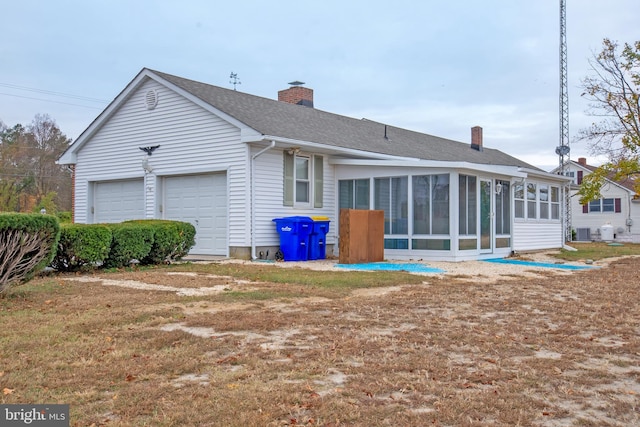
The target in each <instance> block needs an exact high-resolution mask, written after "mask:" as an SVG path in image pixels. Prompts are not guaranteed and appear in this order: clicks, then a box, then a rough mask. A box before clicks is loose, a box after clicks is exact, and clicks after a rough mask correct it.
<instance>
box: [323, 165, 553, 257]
mask: <svg viewBox="0 0 640 427" xmlns="http://www.w3.org/2000/svg"><path fill="white" fill-rule="evenodd" d="M337 163H338V164H340V166H337V167H336V174H337V186H338V188H337V194H338V210H340V209H376V210H382V211H384V218H385V222H384V233H385V235H384V248H385V258H387V259H428V260H449V261H462V260H469V259H483V258H485V259H486V258H498V257H504V256H507V255H509V254H510V253H511V252H512V251H514V250H516V249H518V250H524V249H526V247H527V246H535V244H529V243H527V238H524V239H523V238H522V237H518V235H517V233H518V231H517V230H518V229H519V228H520V229H524V230H526V229H527V226H529V225H532V224H534V223H535V227H536V229H538V230H539V232H540V235H542V236H544V235H546V234H548V233H551V235H552V236H553V237H552V242H551V247H554V246H555V247H561V246H562V237H561V236H562V227H561V221H560V195H561V190H562V183H561V181H558V180H556V179H555V177H554V176H551V175H550V176H539V177H535V176H531V175H529V174H528V173H527V172H525V171H523V170H522V169H521V168H514V167H504V166H492V165H473V166H478V167H470V165H468V164H467V165H464V166H466V167H457V168H446V169H445V168H442V167H439V168H438V167H428V168H423V167H415V166H409V165H407V167H378V166H376V165H369V166H367V167H365V166H364V165H358V164H357V163H358V162H357V161H345V162H337ZM346 163H348V164H349V167H348V168H347V167H344V166H346ZM543 175H549V174H546V173H545V174H543ZM554 181H555V182H554ZM523 215H524V216H523ZM545 244H547V243H545Z"/></svg>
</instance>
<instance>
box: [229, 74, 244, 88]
mask: <svg viewBox="0 0 640 427" xmlns="http://www.w3.org/2000/svg"><path fill="white" fill-rule="evenodd" d="M229 78H230V79H231V80H229V83H231V84H232V85H233V90H236V85H241V84H242V82H241V81H240V78H239V77H238V73H234V72H233V71H232V72H231V74H230V75H229Z"/></svg>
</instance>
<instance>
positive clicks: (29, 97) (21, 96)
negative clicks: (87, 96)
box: [0, 92, 107, 110]
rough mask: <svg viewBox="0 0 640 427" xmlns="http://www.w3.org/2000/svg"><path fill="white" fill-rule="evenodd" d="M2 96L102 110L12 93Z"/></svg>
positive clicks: (96, 108)
mask: <svg viewBox="0 0 640 427" xmlns="http://www.w3.org/2000/svg"><path fill="white" fill-rule="evenodd" d="M0 95H5V96H13V97H15V98H24V99H33V100H36V101H44V102H53V103H54V104H64V105H73V106H75V107H83V108H91V109H93V110H102V107H94V106H91V105H81V104H73V103H71V102H63V101H54V100H53V99H44V98H35V97H33V96H24V95H15V94H12V93H5V92H0ZM103 102H107V101H103Z"/></svg>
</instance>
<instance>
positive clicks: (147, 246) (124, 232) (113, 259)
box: [104, 222, 153, 268]
mask: <svg viewBox="0 0 640 427" xmlns="http://www.w3.org/2000/svg"><path fill="white" fill-rule="evenodd" d="M107 225H108V226H109V228H111V233H112V235H113V238H112V240H111V249H110V251H109V256H108V257H107V259H106V260H105V262H104V266H105V267H107V268H119V267H125V266H127V265H129V264H130V263H131V261H132V260H138V261H140V260H142V259H144V258H145V257H146V256H147V255H149V252H150V251H151V246H152V245H153V227H152V226H150V225H149V224H139V223H135V222H129V223H127V222H123V223H119V224H107Z"/></svg>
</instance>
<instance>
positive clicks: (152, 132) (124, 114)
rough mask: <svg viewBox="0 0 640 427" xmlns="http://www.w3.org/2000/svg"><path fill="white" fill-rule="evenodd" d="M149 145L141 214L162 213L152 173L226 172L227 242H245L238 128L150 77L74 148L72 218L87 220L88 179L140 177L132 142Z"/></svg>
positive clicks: (243, 161) (243, 163) (243, 165)
mask: <svg viewBox="0 0 640 427" xmlns="http://www.w3.org/2000/svg"><path fill="white" fill-rule="evenodd" d="M150 89H155V90H156V91H157V96H158V104H157V106H156V108H155V109H154V110H148V109H147V108H146V105H145V95H146V93H147V91H148V90H150ZM150 145H160V148H158V149H157V150H156V151H154V153H153V154H152V155H151V156H149V158H148V160H149V164H150V165H151V166H152V168H153V172H152V173H151V174H149V175H147V177H146V184H147V185H145V191H147V192H148V194H147V198H146V200H145V209H146V215H147V217H148V218H161V217H162V212H160V210H161V204H162V200H161V197H160V193H161V191H160V188H159V187H160V186H158V185H156V184H157V183H158V177H160V176H167V175H180V174H192V173H206V172H219V171H226V172H227V185H228V194H229V218H230V221H229V228H230V229H229V245H231V246H248V245H249V244H250V242H249V240H248V234H247V232H246V229H247V224H248V220H249V217H248V215H249V204H248V200H247V199H248V196H247V194H248V192H247V184H246V182H245V177H246V176H247V175H246V173H247V147H246V145H245V144H244V143H241V142H240V129H238V128H237V127H235V126H232V125H231V124H229V123H228V122H226V121H224V120H222V119H220V118H219V117H217V116H215V115H213V114H212V113H210V112H208V111H206V110H205V109H203V108H201V107H200V106H198V105H196V104H194V103H192V102H190V101H189V100H187V99H185V98H183V97H181V96H180V95H178V94H177V93H175V92H173V91H170V90H168V89H166V88H164V87H163V86H161V85H159V84H158V83H156V82H154V81H147V82H146V83H145V84H143V85H142V86H141V87H140V88H139V89H138V90H137V91H135V92H134V93H132V95H131V97H130V98H129V99H128V100H127V101H126V102H125V103H124V104H123V105H122V107H121V108H120V109H119V110H118V111H117V112H115V114H114V115H113V116H112V117H111V118H110V119H109V120H108V121H107V122H106V123H105V125H104V126H103V127H102V128H101V129H100V130H99V131H98V132H97V133H96V134H95V135H94V136H93V137H92V138H91V140H90V141H88V142H87V143H86V145H85V146H84V147H83V148H82V149H81V150H80V152H79V153H78V164H77V167H76V221H77V222H92V216H91V201H90V200H89V198H90V196H91V195H90V194H89V193H90V187H89V185H88V183H89V182H91V181H99V180H110V179H122V178H132V177H143V176H144V171H143V169H142V159H143V157H144V156H146V154H145V153H144V152H142V151H140V150H139V148H138V147H144V146H150ZM156 189H157V191H156Z"/></svg>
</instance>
